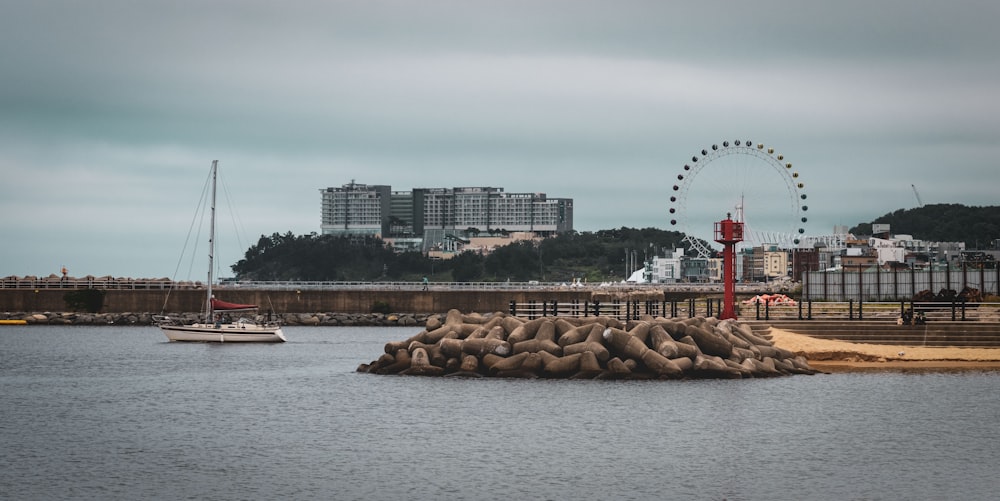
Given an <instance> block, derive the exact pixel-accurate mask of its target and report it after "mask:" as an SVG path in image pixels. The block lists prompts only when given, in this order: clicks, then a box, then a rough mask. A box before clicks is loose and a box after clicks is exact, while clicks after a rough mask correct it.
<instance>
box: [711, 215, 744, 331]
mask: <svg viewBox="0 0 1000 501" xmlns="http://www.w3.org/2000/svg"><path fill="white" fill-rule="evenodd" d="M715 241H716V242H719V243H720V244H722V245H724V246H725V248H724V249H723V251H722V280H723V283H724V294H723V301H725V303H724V304H723V306H722V314H721V315H719V318H721V319H723V320H725V319H727V318H733V319H735V318H736V244H737V243H739V242H742V241H743V223H741V222H739V221H733V220H732V215H731V214H728V213H727V214H726V219H723V220H722V221H719V222H717V223H715Z"/></svg>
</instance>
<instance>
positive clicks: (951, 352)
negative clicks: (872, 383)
mask: <svg viewBox="0 0 1000 501" xmlns="http://www.w3.org/2000/svg"><path fill="white" fill-rule="evenodd" d="M770 334H771V340H772V342H773V343H774V345H775V346H777V347H780V348H784V349H786V350H789V351H791V352H793V353H795V354H797V355H802V356H804V357H805V358H806V360H808V361H809V365H810V366H812V367H813V368H815V369H817V370H821V371H823V372H829V373H840V372H870V371H923V372H929V371H934V372H947V371H970V370H971V371H1000V348H956V347H941V348H929V347H924V346H902V345H885V344H866V343H850V342H846V341H836V340H830V339H819V338H814V337H810V336H807V335H804V334H797V333H795V332H791V331H787V330H783V329H777V328H773V327H772V328H771V333H770Z"/></svg>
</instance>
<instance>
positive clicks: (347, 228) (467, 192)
mask: <svg viewBox="0 0 1000 501" xmlns="http://www.w3.org/2000/svg"><path fill="white" fill-rule="evenodd" d="M320 193H321V194H322V208H321V214H322V218H321V224H320V227H321V230H322V233H323V234H324V235H359V234H360V235H377V236H380V237H382V238H383V239H386V240H393V239H400V240H407V241H408V243H407V245H406V247H412V246H413V242H414V241H415V240H417V239H419V240H420V241H421V246H422V248H423V250H427V249H429V248H431V247H434V246H440V245H442V244H445V243H446V242H448V241H453V238H454V237H456V236H458V237H468V236H470V235H475V234H479V233H490V234H497V233H514V232H531V233H534V234H536V235H540V236H546V235H551V234H554V233H560V232H565V231H572V230H573V199H571V198H549V197H547V196H546V195H545V193H507V192H505V191H504V190H503V188H496V187H458V188H414V189H412V190H411V191H392V189H391V187H390V186H385V185H365V184H358V183H355V182H353V181H352V182H351V183H348V184H345V185H343V186H341V187H339V188H338V187H330V188H325V189H322V190H320Z"/></svg>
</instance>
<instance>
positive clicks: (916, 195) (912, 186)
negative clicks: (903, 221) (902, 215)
mask: <svg viewBox="0 0 1000 501" xmlns="http://www.w3.org/2000/svg"><path fill="white" fill-rule="evenodd" d="M910 187H911V188H913V196H915V197H917V207H923V206H924V201H923V200H921V199H920V193H917V187H916V186H914V185H912V184H911V185H910Z"/></svg>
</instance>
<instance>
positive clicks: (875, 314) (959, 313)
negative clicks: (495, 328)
mask: <svg viewBox="0 0 1000 501" xmlns="http://www.w3.org/2000/svg"><path fill="white" fill-rule="evenodd" d="M907 311H909V312H911V313H922V314H924V315H925V316H926V318H927V319H928V320H929V321H952V322H960V321H984V322H997V321H1000V303H966V302H961V301H950V302H940V301H923V302H921V301H877V302H865V301H854V300H849V301H842V302H830V301H822V302H812V301H802V302H799V303H796V304H794V305H789V304H781V305H773V304H768V303H766V302H763V301H761V302H755V303H749V304H748V303H745V302H740V303H739V304H738V305H737V314H738V317H739V319H741V320H885V321H887V322H895V321H896V320H897V319H898V318H900V317H902V316H903V314H904V313H905V312H907ZM721 312H722V299H719V298H699V299H694V298H691V299H687V300H683V301H644V300H638V301H630V300H612V301H607V302H599V301H571V302H562V303H560V302H558V301H554V300H553V301H524V302H520V303H518V302H516V301H511V302H510V308H509V313H510V314H511V315H515V316H519V317H523V318H528V319H534V318H539V317H555V316H560V317H596V316H605V317H611V318H616V319H618V320H621V321H629V320H637V319H639V318H642V317H643V316H645V315H650V316H654V317H665V318H680V319H684V318H693V317H713V316H717V315H718V314H719V313H721Z"/></svg>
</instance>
